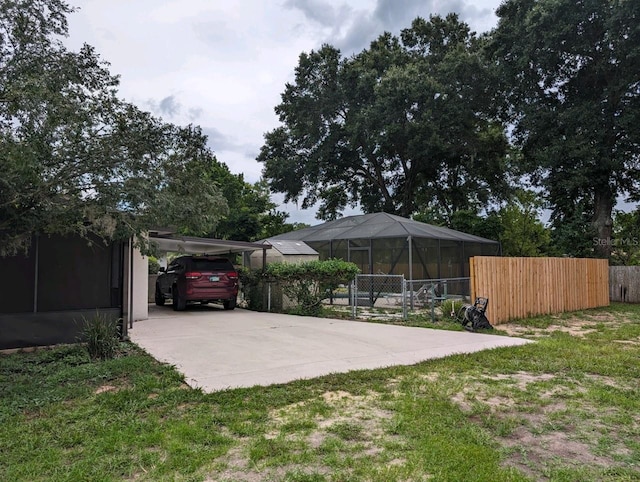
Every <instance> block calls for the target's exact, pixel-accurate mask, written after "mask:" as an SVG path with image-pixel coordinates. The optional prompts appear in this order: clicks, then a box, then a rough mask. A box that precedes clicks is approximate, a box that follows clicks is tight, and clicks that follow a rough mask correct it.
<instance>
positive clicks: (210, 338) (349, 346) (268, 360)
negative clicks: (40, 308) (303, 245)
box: [129, 305, 529, 392]
mask: <svg viewBox="0 0 640 482" xmlns="http://www.w3.org/2000/svg"><path fill="white" fill-rule="evenodd" d="M129 335H130V336H131V339H132V341H134V342H135V343H137V344H138V345H139V346H141V347H142V348H144V349H145V350H146V351H147V352H149V353H150V354H151V355H152V356H153V357H155V358H156V359H158V360H160V361H162V362H166V363H169V364H171V365H174V366H175V367H176V368H177V369H178V370H179V371H180V372H181V373H183V374H184V376H185V379H186V382H187V383H188V384H189V385H190V386H192V387H200V388H202V389H203V390H204V391H206V392H212V391H217V390H223V389H227V388H236V387H250V386H254V385H271V384H274V383H286V382H290V381H293V380H296V379H300V378H314V377H318V376H321V375H327V374H329V373H336V372H348V371H351V370H360V369H373V368H382V367H387V366H392V365H412V364H415V363H418V362H420V361H424V360H428V359H431V358H440V357H444V356H447V355H452V354H456V353H471V352H475V351H479V350H485V349H488V348H496V347H503V346H517V345H523V344H525V343H528V342H529V341H528V340H523V339H520V338H508V337H505V336H496V335H485V334H477V333H468V332H452V331H444V330H429V329H424V328H413V327H405V326H392V325H383V324H378V323H366V322H357V321H350V320H333V319H326V318H311V317H301V316H291V315H281V314H274V313H256V312H253V311H247V310H242V309H236V310H234V311H224V310H222V308H221V307H220V308H218V307H216V306H214V305H209V306H194V307H189V308H188V310H187V311H185V312H180V313H176V312H174V311H172V309H171V308H170V307H162V308H158V307H156V306H150V307H149V319H147V320H143V321H137V322H135V323H134V325H133V329H131V330H130V331H129Z"/></svg>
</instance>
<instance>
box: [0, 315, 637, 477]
mask: <svg viewBox="0 0 640 482" xmlns="http://www.w3.org/2000/svg"><path fill="white" fill-rule="evenodd" d="M420 323H422V322H421V321H420V320H414V321H413V324H420ZM424 324H425V325H427V326H430V324H427V323H426V322H425V323H424ZM508 334H514V335H518V336H524V337H529V338H533V339H536V340H537V343H533V344H529V345H526V346H522V347H516V348H501V349H496V350H490V351H484V352H481V353H476V354H473V355H457V356H452V357H448V358H445V359H442V360H435V361H428V362H424V363H421V364H418V365H414V366H410V367H394V368H388V369H380V370H371V371H359V372H352V373H349V374H342V375H331V376H326V377H322V378H317V379H314V380H308V381H299V382H294V383H290V384H286V385H277V386H272V387H268V388H253V389H238V390H230V391H225V392H218V393H214V394H203V393H202V392H200V391H198V390H192V389H190V388H189V387H187V386H186V385H185V384H184V383H183V380H182V377H181V376H180V375H179V374H178V373H177V372H176V371H175V370H173V368H171V367H169V366H166V365H161V364H159V363H157V362H155V361H154V360H153V359H152V358H150V357H149V356H148V355H146V354H145V353H143V352H141V351H140V350H138V349H137V348H136V347H134V346H132V345H128V344H122V346H121V348H120V349H121V353H120V356H119V357H118V358H116V359H114V360H110V361H104V362H90V361H89V359H88V357H87V355H86V354H85V351H84V350H83V348H82V347H79V346H72V347H61V348H56V349H43V350H38V351H36V352H34V353H18V354H14V355H4V356H0V427H1V429H0V480H2V481H39V480H42V481H44V480H47V481H50V480H54V481H55V480H70V481H89V480H99V481H108V480H153V481H156V480H172V481H173V480H184V481H186V480H193V481H196V480H207V481H223V480H228V481H242V480H246V481H257V480H287V481H356V480H367V481H385V482H386V481H396V480H397V481H422V480H424V481H426V480H433V481H455V482H459V481H474V480H477V481H490V482H497V481H526V480H554V481H625V480H628V481H631V480H640V306H632V305H621V304H616V305H612V306H611V307H609V308H605V309H597V310H589V311H584V312H579V313H572V314H564V315H561V316H555V317H550V316H548V317H540V318H535V319H530V320H526V321H523V322H519V323H513V324H510V325H509V326H508ZM212 369H213V370H215V367H212Z"/></svg>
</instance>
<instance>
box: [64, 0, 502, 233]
mask: <svg viewBox="0 0 640 482" xmlns="http://www.w3.org/2000/svg"><path fill="white" fill-rule="evenodd" d="M71 1H73V0H71ZM499 3H500V0H487V1H485V2H471V1H470V0H468V1H465V0H377V1H376V0H349V1H347V0H281V1H268V2H265V1H264V0H226V1H224V2H223V1H216V2H213V1H211V0H135V1H131V0H110V1H108V2H107V1H104V0H76V1H75V4H76V5H77V6H79V7H80V10H79V11H78V12H76V13H74V14H72V15H71V17H70V19H69V26H70V34H71V36H70V38H69V40H68V44H69V45H70V47H72V48H78V47H79V46H80V45H82V43H84V42H86V43H88V44H90V45H93V46H94V47H96V50H97V52H98V53H99V54H100V55H101V57H102V58H103V59H104V60H107V61H108V62H110V63H111V72H112V73H114V74H120V76H121V86H120V94H121V96H122V97H123V98H125V99H127V100H129V101H131V102H134V103H136V104H138V105H140V106H141V107H142V108H144V109H149V110H152V111H153V112H154V113H155V114H157V115H162V116H163V117H164V118H165V119H167V120H169V121H171V122H175V123H184V124H187V123H191V122H197V123H198V124H200V125H201V126H202V127H203V130H204V131H205V132H206V133H209V135H210V144H211V146H212V147H213V149H214V150H215V152H216V156H217V157H218V159H219V160H220V161H222V162H225V163H226V164H227V165H228V166H229V168H230V169H231V171H232V172H242V173H244V174H245V179H246V180H247V181H249V182H255V181H257V180H258V179H259V178H260V175H261V169H262V166H261V165H260V164H258V163H257V162H256V161H255V156H256V155H257V154H258V152H259V149H260V146H261V145H262V143H263V135H264V133H265V132H267V131H269V130H271V129H273V128H275V127H276V126H277V124H278V120H277V117H276V115H275V113H274V111H273V108H274V107H275V106H276V105H277V104H278V103H279V102H280V94H281V92H282V91H283V90H284V86H285V83H286V82H287V81H291V80H292V78H293V71H294V69H295V67H296V65H297V63H298V57H299V55H300V53H302V52H303V51H305V52H308V51H310V50H312V49H317V48H319V47H320V45H321V44H322V43H330V44H332V45H335V46H336V47H339V48H341V49H342V51H343V53H344V54H346V55H350V54H351V53H354V52H357V51H359V50H362V49H363V48H365V47H367V46H368V45H369V43H370V42H371V41H372V40H374V39H375V38H376V37H377V36H378V35H380V34H381V33H382V32H383V31H384V30H388V31H391V32H393V33H398V32H399V31H400V29H402V28H405V27H408V26H409V23H410V21H411V20H412V19H413V18H414V17H415V16H416V15H421V16H424V17H428V16H429V14H430V13H447V12H448V11H450V10H451V9H455V10H458V11H460V14H461V18H462V19H463V20H466V21H468V22H469V23H470V24H471V26H472V28H474V29H476V30H479V31H482V30H486V29H487V28H489V27H491V26H492V25H493V24H494V23H495V17H494V16H493V14H492V13H491V12H492V11H493V10H494V9H495V8H496V7H497V6H498V4H499ZM286 209H287V210H288V211H289V212H291V220H292V221H298V220H305V221H304V222H309V221H313V219H314V213H308V212H303V211H301V210H297V209H296V208H295V206H294V207H292V206H288V207H286Z"/></svg>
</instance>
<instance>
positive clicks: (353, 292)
mask: <svg viewBox="0 0 640 482" xmlns="http://www.w3.org/2000/svg"><path fill="white" fill-rule="evenodd" d="M357 279H358V275H356V277H355V279H354V280H353V281H352V282H351V290H350V291H351V293H350V295H349V296H350V297H351V299H350V300H349V301H351V318H353V319H354V320H355V318H356V301H355V300H356V286H357V283H356V280H357Z"/></svg>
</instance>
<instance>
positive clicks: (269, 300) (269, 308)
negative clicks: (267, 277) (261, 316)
mask: <svg viewBox="0 0 640 482" xmlns="http://www.w3.org/2000/svg"><path fill="white" fill-rule="evenodd" d="M267 312H269V313H271V283H267Z"/></svg>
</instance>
